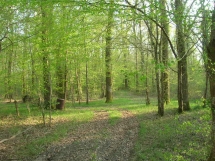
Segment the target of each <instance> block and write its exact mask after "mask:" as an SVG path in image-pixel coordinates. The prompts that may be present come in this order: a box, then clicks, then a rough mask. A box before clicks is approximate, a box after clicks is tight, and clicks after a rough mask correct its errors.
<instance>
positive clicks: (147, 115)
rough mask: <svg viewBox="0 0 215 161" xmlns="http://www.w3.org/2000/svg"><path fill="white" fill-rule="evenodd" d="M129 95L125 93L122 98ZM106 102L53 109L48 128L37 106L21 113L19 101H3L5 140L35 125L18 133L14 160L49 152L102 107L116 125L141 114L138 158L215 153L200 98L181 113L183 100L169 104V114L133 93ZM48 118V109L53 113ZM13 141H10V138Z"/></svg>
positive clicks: (0, 115) (0, 114)
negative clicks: (128, 115)
mask: <svg viewBox="0 0 215 161" xmlns="http://www.w3.org/2000/svg"><path fill="white" fill-rule="evenodd" d="M126 94H127V93H121V95H122V96H124V95H126ZM104 102H105V101H104V100H97V101H92V102H90V104H88V105H87V104H85V103H81V104H80V105H79V104H73V105H71V103H67V105H66V109H65V110H63V111H57V110H53V111H52V126H51V127H44V126H43V124H42V115H41V112H40V110H39V109H38V108H37V107H31V112H30V113H29V111H28V109H27V108H26V105H25V104H23V103H20V104H19V111H20V116H19V117H17V116H16V111H15V107H14V104H10V103H8V104H6V103H1V104H0V119H1V122H0V128H1V129H2V132H1V135H0V140H2V139H5V137H11V136H13V135H15V134H16V133H17V132H19V131H23V130H25V129H27V128H29V127H33V129H32V130H30V131H29V132H28V133H26V134H23V135H21V136H19V137H18V139H19V140H16V139H17V138H15V139H14V140H16V141H17V146H15V147H14V149H13V151H11V152H10V155H11V156H10V158H9V159H12V158H19V159H21V158H32V157H34V156H37V155H38V154H39V153H41V152H42V151H44V150H45V148H47V146H49V145H50V144H51V143H53V142H56V141H59V140H60V139H62V138H63V137H65V136H66V135H67V134H68V132H69V131H71V130H72V129H75V128H77V126H79V125H80V124H83V123H87V122H89V121H91V120H93V118H94V113H95V112H96V111H101V110H105V111H107V112H108V114H109V120H108V122H109V124H110V125H111V126H114V125H115V124H117V122H118V121H119V120H120V119H121V118H122V111H123V110H124V111H125V110H127V111H130V112H131V113H133V115H134V116H137V117H138V118H139V122H140V129H139V136H138V139H137V142H136V146H135V150H134V151H135V154H134V156H135V157H134V160H137V161H141V160H143V161H145V160H150V161H158V160H162V161H171V160H172V161H182V160H183V161H185V160H186V161H190V160H195V161H198V160H199V161H200V160H206V158H207V155H208V151H209V148H210V147H209V138H210V120H211V117H210V110H209V108H201V107H200V106H199V102H196V101H194V102H192V103H191V108H192V109H191V111H190V112H185V113H183V114H181V115H179V114H177V108H176V107H177V102H174V101H172V102H171V103H170V105H168V106H167V107H165V116H164V117H158V116H157V105H156V102H155V101H152V103H151V105H150V106H146V105H145V103H144V99H143V98H141V97H135V96H133V95H127V97H126V98H120V97H119V98H116V99H114V101H113V103H104ZM46 117H47V122H48V112H47V115H46ZM12 142H13V141H12ZM5 143H7V142H5Z"/></svg>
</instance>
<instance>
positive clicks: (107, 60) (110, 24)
mask: <svg viewBox="0 0 215 161" xmlns="http://www.w3.org/2000/svg"><path fill="white" fill-rule="evenodd" d="M113 3H114V0H111V1H110V5H109V6H108V7H109V8H108V22H107V29H106V49H105V64H106V103H109V102H112V97H113V96H112V64H111V52H112V50H111V47H112V41H113V40H112V28H113V13H114V12H113Z"/></svg>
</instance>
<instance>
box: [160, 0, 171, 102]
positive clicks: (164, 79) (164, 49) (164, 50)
mask: <svg viewBox="0 0 215 161" xmlns="http://www.w3.org/2000/svg"><path fill="white" fill-rule="evenodd" d="M161 9H162V10H161V15H162V16H161V17H162V18H161V24H162V25H163V28H164V30H165V31H166V34H167V35H169V26H168V16H167V13H166V0H161ZM161 54H162V64H163V66H164V68H163V69H162V72H161V86H162V87H161V88H162V93H163V103H166V104H168V103H169V102H170V94H169V71H168V59H169V49H168V40H167V37H166V36H165V34H164V32H163V31H161Z"/></svg>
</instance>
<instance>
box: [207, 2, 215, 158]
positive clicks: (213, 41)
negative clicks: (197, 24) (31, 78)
mask: <svg viewBox="0 0 215 161" xmlns="http://www.w3.org/2000/svg"><path fill="white" fill-rule="evenodd" d="M214 4H215V2H214ZM207 49H208V66H209V68H208V69H209V73H208V74H209V82H210V95H211V114H212V126H211V143H212V148H211V152H210V156H209V158H208V161H215V72H214V69H215V6H214V10H213V15H212V26H211V36H210V42H209V44H208V47H207Z"/></svg>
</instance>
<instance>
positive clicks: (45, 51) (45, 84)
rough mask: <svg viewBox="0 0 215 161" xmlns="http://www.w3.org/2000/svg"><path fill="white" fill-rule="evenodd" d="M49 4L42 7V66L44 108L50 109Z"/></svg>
mask: <svg viewBox="0 0 215 161" xmlns="http://www.w3.org/2000/svg"><path fill="white" fill-rule="evenodd" d="M46 5H47V4H45V3H43V4H42V6H41V12H42V36H41V39H42V44H41V45H42V64H43V88H44V89H43V97H44V108H45V109H48V108H49V107H50V103H51V102H50V101H51V100H50V95H51V87H50V82H49V80H50V70H49V53H48V49H47V46H48V26H49V25H50V24H49V20H48V16H47V14H48V13H47V11H46V9H47V7H45V6H46Z"/></svg>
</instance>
